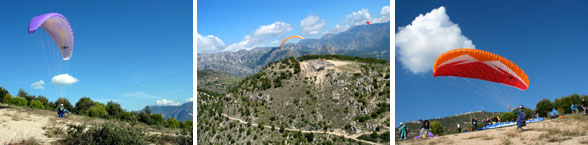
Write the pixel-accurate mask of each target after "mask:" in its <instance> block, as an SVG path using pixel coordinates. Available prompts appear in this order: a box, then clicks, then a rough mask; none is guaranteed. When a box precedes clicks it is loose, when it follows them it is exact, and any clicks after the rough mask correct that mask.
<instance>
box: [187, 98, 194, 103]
mask: <svg viewBox="0 0 588 145" xmlns="http://www.w3.org/2000/svg"><path fill="white" fill-rule="evenodd" d="M186 102H194V98H188V99H186Z"/></svg>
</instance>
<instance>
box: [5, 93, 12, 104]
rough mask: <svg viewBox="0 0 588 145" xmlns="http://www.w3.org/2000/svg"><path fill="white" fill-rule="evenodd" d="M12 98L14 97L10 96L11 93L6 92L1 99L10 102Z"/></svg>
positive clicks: (6, 102)
mask: <svg viewBox="0 0 588 145" xmlns="http://www.w3.org/2000/svg"><path fill="white" fill-rule="evenodd" d="M12 99H14V98H13V97H12V95H10V94H6V95H4V97H2V101H3V102H2V103H4V104H12Z"/></svg>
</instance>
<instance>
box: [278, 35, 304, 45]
mask: <svg viewBox="0 0 588 145" xmlns="http://www.w3.org/2000/svg"><path fill="white" fill-rule="evenodd" d="M292 38H299V39H302V40H304V37H302V36H290V37H288V38H286V39H284V41H282V44H280V48H282V45H284V43H286V41H288V39H292Z"/></svg>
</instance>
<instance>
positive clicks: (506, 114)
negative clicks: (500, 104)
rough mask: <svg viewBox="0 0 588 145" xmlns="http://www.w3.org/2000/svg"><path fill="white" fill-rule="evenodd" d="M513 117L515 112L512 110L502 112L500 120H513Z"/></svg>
mask: <svg viewBox="0 0 588 145" xmlns="http://www.w3.org/2000/svg"><path fill="white" fill-rule="evenodd" d="M515 117H516V116H515V114H514V113H512V112H504V113H502V114H501V115H500V119H501V120H502V122H506V121H514V120H515V119H516V118H515Z"/></svg>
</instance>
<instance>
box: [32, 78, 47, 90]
mask: <svg viewBox="0 0 588 145" xmlns="http://www.w3.org/2000/svg"><path fill="white" fill-rule="evenodd" d="M43 85H45V81H43V80H40V81H38V82H34V83H33V84H31V88H33V89H35V90H43V89H45V87H43Z"/></svg>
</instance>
